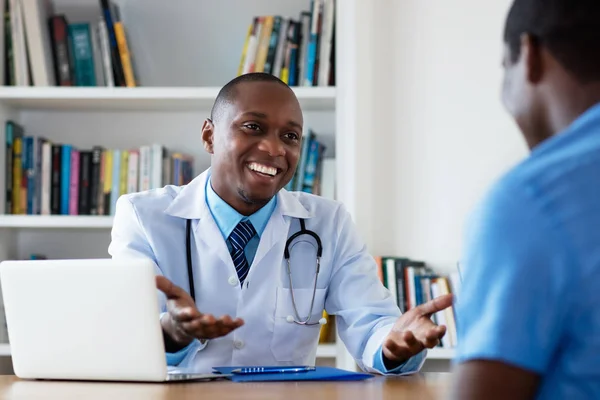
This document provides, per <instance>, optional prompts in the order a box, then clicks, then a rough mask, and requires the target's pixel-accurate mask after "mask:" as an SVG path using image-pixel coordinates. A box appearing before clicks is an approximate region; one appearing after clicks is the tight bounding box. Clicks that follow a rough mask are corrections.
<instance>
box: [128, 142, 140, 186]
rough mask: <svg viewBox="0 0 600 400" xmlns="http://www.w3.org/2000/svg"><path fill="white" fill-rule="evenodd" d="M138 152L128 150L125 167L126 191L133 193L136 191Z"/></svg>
mask: <svg viewBox="0 0 600 400" xmlns="http://www.w3.org/2000/svg"><path fill="white" fill-rule="evenodd" d="M139 159H140V153H139V151H138V150H131V151H130V152H129V162H128V167H127V171H128V172H127V193H135V192H137V191H138V181H139V179H138V164H139Z"/></svg>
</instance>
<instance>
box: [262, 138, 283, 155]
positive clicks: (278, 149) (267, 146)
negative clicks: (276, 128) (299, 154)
mask: <svg viewBox="0 0 600 400" xmlns="http://www.w3.org/2000/svg"><path fill="white" fill-rule="evenodd" d="M258 148H259V150H261V151H264V152H265V153H268V154H269V156H271V157H279V156H284V155H285V147H284V146H283V143H282V141H281V139H280V138H279V137H278V135H266V136H265V137H263V139H262V140H261V141H260V143H259V145H258Z"/></svg>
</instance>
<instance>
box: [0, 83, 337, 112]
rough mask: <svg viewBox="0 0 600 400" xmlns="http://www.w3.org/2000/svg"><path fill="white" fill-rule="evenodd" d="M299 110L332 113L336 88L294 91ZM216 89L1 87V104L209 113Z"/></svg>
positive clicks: (295, 88)
mask: <svg viewBox="0 0 600 400" xmlns="http://www.w3.org/2000/svg"><path fill="white" fill-rule="evenodd" d="M292 89H293V90H294V92H295V93H296V96H297V97H298V100H299V101H300V104H301V106H302V109H303V110H305V111H308V110H325V111H327V110H334V109H335V98H336V90H335V87H293V88H292ZM219 90H220V88H218V87H198V88H195V87H136V88H125V87H112V88H111V87H18V86H17V87H15V86H12V87H11V86H9V87H7V86H4V87H0V103H2V104H4V105H8V106H11V107H14V108H17V109H27V110H52V111H61V110H65V111H73V110H78V111H197V110H201V109H209V108H210V107H212V104H213V101H214V99H215V97H216V96H217V94H218V93H219Z"/></svg>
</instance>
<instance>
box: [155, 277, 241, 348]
mask: <svg viewBox="0 0 600 400" xmlns="http://www.w3.org/2000/svg"><path fill="white" fill-rule="evenodd" d="M156 287H157V288H158V289H159V290H160V291H161V292H163V293H164V294H165V295H166V296H167V314H166V315H164V316H163V318H161V321H160V323H161V326H162V329H163V330H164V331H165V332H166V333H167V334H168V335H169V336H170V337H171V338H172V339H173V340H174V341H175V342H177V343H179V344H181V345H187V344H189V343H190V342H191V341H192V340H194V339H200V340H205V339H213V338H216V337H220V336H225V335H227V334H228V333H229V332H231V331H233V330H234V329H237V328H239V327H240V326H242V325H243V324H244V321H243V320H241V319H240V318H236V319H232V318H231V317H230V316H229V315H225V316H222V317H220V318H218V319H217V318H215V317H214V316H213V315H212V314H203V313H201V312H200V311H198V309H197V308H196V304H195V303H194V300H193V299H192V297H191V296H190V295H189V294H188V293H187V292H186V291H185V290H183V289H182V288H180V287H179V286H177V285H175V284H173V282H171V281H170V280H168V279H167V278H165V277H164V276H160V275H159V276H157V277H156Z"/></svg>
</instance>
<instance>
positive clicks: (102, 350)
mask: <svg viewBox="0 0 600 400" xmlns="http://www.w3.org/2000/svg"><path fill="white" fill-rule="evenodd" d="M154 271H155V269H154V263H153V262H151V261H143V260H135V261H134V260H128V261H115V260H112V259H89V260H30V261H25V260H24V261H4V262H2V263H0V284H1V287H2V297H3V300H4V307H5V314H6V322H7V327H8V337H9V341H10V349H11V355H12V362H13V368H14V371H15V375H17V376H18V377H20V378H24V379H61V380H103V381H142V382H143V381H150V382H157V381H182V380H210V379H219V378H224V377H226V376H225V375H219V374H204V373H198V374H196V373H193V371H181V370H179V371H176V370H170V369H169V368H168V367H167V364H166V357H165V350H164V344H163V336H162V330H161V328H160V323H159V320H158V318H159V303H158V296H159V292H158V291H157V289H156V283H155V272H154Z"/></svg>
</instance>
